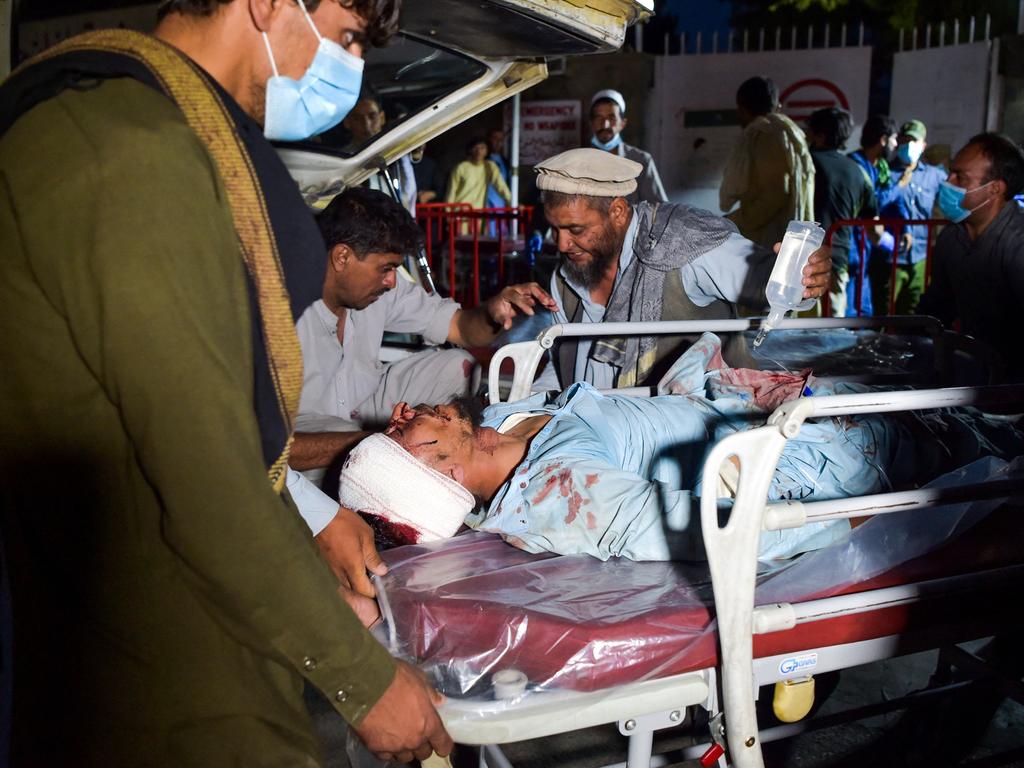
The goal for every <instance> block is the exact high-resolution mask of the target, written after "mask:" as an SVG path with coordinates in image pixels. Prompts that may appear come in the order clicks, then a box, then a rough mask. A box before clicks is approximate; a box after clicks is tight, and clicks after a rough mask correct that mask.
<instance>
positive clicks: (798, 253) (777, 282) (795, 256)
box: [754, 221, 825, 348]
mask: <svg viewBox="0 0 1024 768" xmlns="http://www.w3.org/2000/svg"><path fill="white" fill-rule="evenodd" d="M824 240H825V230H823V229H822V228H821V227H819V226H818V224H817V222H814V221H791V222H789V226H788V227H786V236H785V237H784V238H782V247H781V248H779V255H778V256H777V257H776V258H775V267H774V268H773V269H772V274H771V277H769V278H768V287H767V288H765V297H766V298H767V299H768V306H769V310H768V317H766V318H765V319H764V320H763V321H762V322H761V331H760V332H759V333H758V334H757V338H756V339H754V347H755V348H757V347H759V346H761V342H763V341H764V339H765V336H767V335H768V332H769V331H771V330H772V329H773V328H775V327H776V326H777V325H778V324H779V323H780V322H781V321H782V318H784V317H785V316H786V313H787V312H790V311H793V310H795V311H797V312H802V311H803V310H805V309H810V308H811V307H813V306H814V303H815V302H816V301H817V299H806V300H805V299H804V285H803V277H804V267H806V266H807V260H808V259H809V258H810V257H811V254H812V253H814V252H815V251H816V250H818V249H819V248H820V247H821V244H822V243H823V242H824Z"/></svg>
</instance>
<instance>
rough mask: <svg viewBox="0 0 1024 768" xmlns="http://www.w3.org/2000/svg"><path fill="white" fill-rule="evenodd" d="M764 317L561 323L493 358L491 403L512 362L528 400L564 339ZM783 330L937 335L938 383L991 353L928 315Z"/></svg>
mask: <svg viewBox="0 0 1024 768" xmlns="http://www.w3.org/2000/svg"><path fill="white" fill-rule="evenodd" d="M762 320H763V318H759V317H751V318H736V319H731V320H710V321H709V320H674V321H659V322H651V323H557V324H555V325H551V326H548V327H547V328H545V329H544V330H543V331H541V332H540V333H539V334H538V335H537V338H535V339H531V340H530V341H520V342H515V343H512V344H506V345H505V346H503V347H501V348H500V349H499V350H498V351H497V352H495V353H494V356H493V357H492V358H491V362H490V367H489V369H488V375H487V396H488V402H490V403H500V402H502V397H501V382H500V378H501V368H502V365H503V363H505V362H506V361H512V364H513V365H514V375H513V380H512V386H511V388H510V390H509V393H508V397H507V399H506V401H507V402H514V401H516V400H522V399H523V398H525V397H528V396H529V395H530V391H531V386H532V384H533V379H534V376H535V374H536V371H537V368H538V366H539V365H540V363H541V361H542V360H543V358H544V356H545V355H546V354H547V353H548V351H549V350H551V348H552V347H553V346H554V345H555V342H556V341H558V340H559V339H566V338H597V337H602V336H665V335H675V334H698V335H699V334H701V333H705V332H711V333H739V332H743V331H755V330H757V329H759V328H760V327H761V322H762ZM778 328H779V329H780V330H818V329H822V330H825V329H849V330H861V329H876V330H880V329H892V330H912V331H917V332H919V333H920V334H922V335H926V336H928V337H930V338H931V340H932V344H933V349H934V356H935V367H936V370H935V374H936V376H937V377H938V379H937V381H938V382H945V381H947V379H948V377H949V374H950V369H951V365H952V360H953V355H954V354H956V353H957V352H958V351H963V352H967V353H969V354H971V355H973V356H975V357H980V358H982V359H985V361H986V362H987V359H986V358H987V352H986V350H985V349H984V348H982V347H980V345H979V344H978V342H976V341H975V340H973V339H971V338H970V337H967V336H963V335H962V334H958V333H953V332H951V331H946V330H944V328H943V326H942V323H940V322H939V321H938V320H936V319H935V318H934V317H928V316H924V315H893V316H875V317H797V318H787V319H785V320H783V321H782V322H781V323H779V325H778ZM617 392H619V393H621V394H631V395H649V394H651V388H650V387H632V388H629V389H621V390H617Z"/></svg>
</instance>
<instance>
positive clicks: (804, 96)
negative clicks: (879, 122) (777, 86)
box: [779, 77, 850, 123]
mask: <svg viewBox="0 0 1024 768" xmlns="http://www.w3.org/2000/svg"><path fill="white" fill-rule="evenodd" d="M779 102H780V103H781V104H782V111H783V112H784V113H785V114H786V116H787V117H789V118H790V119H791V120H794V121H795V122H798V123H801V122H803V121H804V120H806V119H807V118H808V117H810V114H811V113H812V112H814V111H816V110H819V109H827V108H829V107H840V108H842V109H845V110H847V111H849V109H850V100H849V99H848V98H847V96H846V94H845V93H843V89H842V88H840V87H839V86H838V85H836V84H835V83H834V82H832V81H831V80H825V79H822V78H817V77H812V78H807V79H805V80H797V81H796V82H795V83H793V84H792V85H789V86H787V87H786V88H784V89H783V90H782V92H781V93H779Z"/></svg>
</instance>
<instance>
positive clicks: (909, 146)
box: [896, 141, 924, 165]
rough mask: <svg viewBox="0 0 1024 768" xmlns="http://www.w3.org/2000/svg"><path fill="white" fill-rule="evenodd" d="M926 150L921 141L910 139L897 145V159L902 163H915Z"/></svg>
mask: <svg viewBox="0 0 1024 768" xmlns="http://www.w3.org/2000/svg"><path fill="white" fill-rule="evenodd" d="M923 152H924V147H923V146H922V145H921V142H920V141H908V142H906V143H905V144H900V145H899V146H898V147H896V160H897V162H899V163H900V165H913V164H914V163H916V162H917V161H918V160H919V159H920V158H921V154H922V153H923Z"/></svg>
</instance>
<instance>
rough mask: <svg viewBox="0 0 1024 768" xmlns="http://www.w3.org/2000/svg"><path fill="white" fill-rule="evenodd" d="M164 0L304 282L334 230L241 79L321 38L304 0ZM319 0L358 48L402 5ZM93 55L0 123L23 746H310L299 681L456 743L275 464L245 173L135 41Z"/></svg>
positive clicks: (323, 12) (315, 282)
mask: <svg viewBox="0 0 1024 768" xmlns="http://www.w3.org/2000/svg"><path fill="white" fill-rule="evenodd" d="M171 5H172V6H173V8H172V10H171V12H170V13H169V14H168V15H167V16H166V17H165V18H164V20H163V21H162V22H161V25H160V27H159V28H158V30H157V35H158V36H159V38H161V39H162V40H163V41H164V42H165V43H170V44H172V45H173V46H174V47H175V48H176V49H178V50H179V51H180V52H182V53H184V54H185V55H187V56H188V57H189V58H190V59H191V60H192V61H194V62H197V63H198V64H200V65H201V66H202V67H203V69H204V70H205V72H207V73H210V75H211V76H212V77H213V78H214V79H215V80H216V83H217V84H218V85H219V86H222V87H223V88H224V89H225V90H220V91H219V95H220V99H221V101H222V103H223V105H224V107H225V110H226V111H227V113H228V114H229V115H230V120H231V122H232V124H233V125H234V131H235V135H236V136H238V137H240V138H241V140H242V141H243V143H244V145H245V147H246V148H247V155H248V158H249V160H250V161H251V162H252V164H253V165H254V166H255V169H256V175H257V177H258V182H259V185H260V187H261V190H262V194H263V199H264V202H265V203H266V206H267V209H266V211H265V213H266V214H268V215H269V219H270V222H271V227H270V229H271V236H272V237H273V238H275V239H276V252H277V253H279V255H280V262H281V266H282V269H283V272H284V275H285V277H286V278H287V287H288V290H289V291H290V292H291V293H292V294H293V298H294V296H295V295H296V292H297V291H298V292H303V291H305V292H306V293H308V289H309V288H311V287H312V288H314V289H315V288H316V287H317V286H319V281H320V279H321V276H322V271H323V261H322V258H323V244H322V240H320V238H319V235H318V233H317V231H316V228H315V224H314V222H313V221H312V219H311V217H309V214H308V212H307V211H306V210H305V209H304V207H303V206H302V204H301V198H299V197H298V194H297V190H296V189H295V186H294V183H293V182H291V180H290V179H289V177H288V175H287V172H286V171H285V169H284V167H283V166H282V165H281V164H280V162H279V161H277V159H276V157H275V155H274V152H273V149H272V148H271V147H270V145H269V144H268V143H267V142H266V141H265V140H264V139H263V136H262V130H261V128H260V125H259V123H258V120H259V119H260V118H261V117H262V103H261V102H260V100H259V97H257V96H256V94H259V90H258V86H262V84H263V83H265V82H266V80H267V78H268V76H269V75H270V65H269V62H268V60H267V58H266V49H265V48H264V47H263V44H262V42H261V32H263V31H265V32H266V33H267V36H268V38H269V42H270V45H271V47H272V48H273V50H274V52H275V55H276V57H277V65H278V67H279V68H280V71H281V73H282V74H283V75H286V76H289V77H293V78H298V77H300V76H301V75H302V72H303V71H304V70H305V68H306V67H308V65H309V62H310V61H311V60H312V57H313V52H314V50H315V49H316V47H317V38H316V37H315V36H314V35H313V34H312V32H310V30H309V26H308V25H307V21H306V19H305V18H304V16H303V14H302V13H301V9H300V8H299V7H298V6H297V5H296V4H295V3H273V4H272V3H270V2H248V3H246V2H227V3H215V2H207V3H205V5H207V6H210V8H208V9H207V10H209V11H211V15H200V12H199V11H197V10H196V8H197V6H200V5H204V3H202V2H200V1H199V0H189V1H188V2H174V3H171ZM308 5H309V10H310V15H311V18H312V20H313V22H314V23H316V25H317V27H318V28H319V29H321V30H323V34H324V35H325V37H329V38H330V39H332V40H334V41H335V42H337V43H338V44H340V45H343V46H344V47H346V48H348V50H349V51H350V52H352V53H354V54H355V55H361V53H362V47H363V44H364V41H365V40H366V38H367V37H377V38H378V39H379V38H380V37H381V36H382V34H383V35H384V36H386V34H387V31H388V28H389V27H391V28H393V21H394V17H395V16H396V15H397V9H396V8H394V7H393V3H391V2H387V1H382V2H358V1H357V2H355V3H354V4H352V5H351V6H349V7H343V6H342V5H341V4H338V3H334V2H320V3H315V2H309V3H308ZM165 7H166V4H165ZM186 8H187V10H186ZM193 14H195V15H193ZM303 32H305V35H306V36H308V38H309V39H308V40H307V39H306V37H304V36H303ZM119 34H122V33H115V36H116V35H119ZM125 34H131V33H125ZM137 37H138V38H142V39H143V40H148V41H149V42H148V43H146V45H148V46H149V47H148V48H147V50H151V49H156V50H162V51H165V52H167V51H168V50H169V49H167V48H166V46H163V44H162V43H160V42H158V41H156V40H153V39H152V38H146V37H145V36H141V35H138V36H137ZM122 39H123V38H122ZM107 55H108V54H107V53H106V52H104V53H102V54H99V55H98V56H93V58H92V59H89V60H88V61H87V62H83V61H82V60H81V59H76V60H75V61H76V64H80V65H82V66H84V67H85V68H86V69H84V70H83V69H78V70H74V72H75V73H76V74H73V75H71V76H70V79H68V80H66V81H64V83H63V84H66V85H67V86H68V87H58V88H56V89H53V90H52V91H51V92H49V93H48V94H47V97H44V98H43V99H42V100H41V101H40V100H38V99H37V100H36V102H37V103H35V105H34V106H31V105H30V106H28V107H25V108H23V109H22V111H21V114H20V117H18V118H17V119H16V120H14V121H13V123H10V122H9V120H8V118H7V117H5V118H4V120H3V121H0V122H3V123H4V127H3V128H2V129H0V169H2V170H0V337H2V338H3V344H2V345H0V350H2V351H0V370H2V371H3V374H2V375H0V422H2V425H3V427H2V429H0V489H2V490H0V522H2V543H3V546H4V550H5V565H6V567H7V568H8V576H9V579H10V582H11V585H12V601H13V615H14V624H13V627H14V653H13V667H14V671H13V728H12V738H13V742H14V755H13V762H14V764H16V765H33V766H51V765H53V766H62V765H81V766H93V765H103V766H121V765H154V766H172V765H173V766H225V765H246V766H260V765H266V766H271V765H273V766H281V765H295V766H298V765H303V766H314V765H317V764H319V760H320V757H319V748H318V745H317V744H316V743H315V740H314V737H313V734H312V732H311V730H310V723H309V717H308V715H307V713H306V711H305V708H304V705H303V699H302V688H303V678H305V680H306V681H308V682H309V683H310V684H311V685H313V686H315V687H316V688H318V689H319V690H320V691H322V692H323V693H324V694H325V695H326V696H327V697H328V698H329V700H330V701H331V702H332V703H333V704H334V706H335V707H336V708H337V710H338V712H339V713H340V714H341V715H342V716H343V717H345V719H347V720H348V722H349V723H350V724H351V725H352V726H353V728H354V730H355V731H356V732H357V733H358V734H359V735H360V736H361V737H362V738H363V739H364V740H365V741H366V742H367V744H368V745H369V746H370V748H371V749H373V750H374V751H376V752H378V753H381V754H384V755H388V756H390V755H396V756H398V757H399V758H401V759H409V758H411V757H412V755H413V752H415V753H416V754H418V755H421V756H425V755H426V754H429V752H430V748H431V747H432V746H433V747H434V748H436V749H437V750H438V751H446V750H447V749H448V748H449V747H450V740H449V739H448V737H447V734H446V733H445V732H444V729H443V727H442V726H441V724H440V721H439V719H438V716H437V714H436V712H435V711H434V708H433V697H432V692H431V691H430V690H429V689H428V688H427V687H426V686H425V684H424V683H423V682H422V680H421V679H420V678H419V676H418V675H417V673H416V672H414V671H413V670H412V669H411V668H409V667H407V666H406V665H404V664H401V663H399V662H396V661H394V660H393V659H391V658H390V656H389V655H388V654H387V652H386V651H385V650H384V649H383V648H382V647H381V646H380V645H379V644H378V643H377V642H376V641H375V640H374V639H373V638H372V637H371V636H370V635H369V634H368V633H367V632H366V631H365V629H363V627H362V626H361V625H360V623H359V621H358V620H357V618H356V617H355V615H354V614H353V612H352V611H351V610H350V609H349V607H348V606H347V605H346V604H345V603H344V602H343V601H342V600H341V599H340V597H339V594H338V581H337V579H336V578H335V577H334V575H333V574H332V573H331V571H330V569H329V568H328V567H327V565H326V564H325V563H324V562H323V561H321V560H320V559H319V558H318V557H317V551H316V547H315V545H314V544H313V541H312V539H311V537H310V534H309V531H308V528H306V527H305V523H303V521H302V520H301V519H300V518H299V517H298V515H297V513H296V510H295V508H294V505H293V504H292V503H291V500H290V499H289V498H288V496H287V494H286V493H285V494H281V495H279V493H278V492H276V491H275V486H273V485H272V484H271V482H270V480H269V479H268V470H267V467H268V463H267V460H266V459H267V455H268V454H267V444H268V441H269V440H270V438H271V437H272V435H271V433H270V432H269V431H267V429H265V427H266V425H267V424H270V423H272V422H271V421H267V420H264V418H263V416H265V415H266V411H261V410H260V406H259V403H260V402H264V401H265V396H266V390H265V389H263V388H262V387H263V383H264V382H263V381H262V380H261V378H260V371H261V370H262V369H260V368H259V366H257V365H254V359H257V358H258V355H262V354H263V353H264V352H263V350H264V345H263V336H264V330H265V329H267V328H269V327H270V319H269V317H268V315H266V314H264V313H263V311H262V310H263V307H264V304H263V298H262V296H260V298H259V300H258V301H257V300H255V299H254V291H256V293H258V290H257V289H256V288H254V285H253V282H252V281H251V280H249V278H248V275H247V269H246V263H245V262H244V261H243V258H242V254H241V253H240V249H239V240H240V237H241V235H240V234H239V229H238V227H239V224H240V221H239V220H238V213H239V212H238V211H237V210H234V209H233V207H232V206H231V205H230V204H229V200H228V195H227V190H228V189H229V188H231V189H235V188H236V186H232V185H237V183H238V180H237V179H226V178H225V177H223V176H222V175H221V173H220V172H219V170H218V169H219V166H218V164H217V161H215V160H214V155H213V154H212V152H213V150H212V149H211V147H210V145H208V144H206V143H204V142H203V141H201V140H200V137H199V135H198V134H197V133H195V132H193V130H192V129H191V128H190V124H189V123H186V120H185V117H184V115H183V113H182V111H180V110H179V108H178V106H176V103H175V102H174V101H172V100H171V99H170V98H168V97H167V96H166V95H165V94H164V93H163V92H162V91H161V90H160V89H159V88H158V87H155V86H154V84H153V83H152V82H151V81H150V80H147V78H146V76H145V73H143V74H140V75H136V70H135V69H132V68H131V66H129V65H125V64H124V62H123V60H125V59H129V58H130V57H126V56H113V59H114V60H115V62H114V63H113V64H112V65H111V67H112V70H116V71H112V72H111V74H110V76H106V73H104V72H103V71H102V69H103V66H104V65H102V64H98V63H97V61H96V60H97V59H98V58H103V57H104V56H107ZM168 55H170V56H176V55H177V54H175V53H174V52H173V50H171V51H170V53H169V54H168ZM126 66H127V67H128V70H127V71H124V72H122V71H121V70H117V69H116V68H118V67H126ZM94 68H95V70H96V71H94ZM140 69H141V68H140ZM29 71H34V70H29ZM17 78H18V75H15V76H14V77H12V79H11V80H12V82H8V83H7V84H6V85H5V91H6V94H9V93H11V92H12V90H13V89H14V88H15V86H14V85H12V83H13V82H15V81H17ZM22 82H23V81H22ZM215 87H216V86H215ZM23 90H24V91H25V93H28V94H30V95H31V94H36V93H38V92H39V89H38V88H37V89H36V90H35V91H33V90H32V89H31V88H27V89H24V88H23ZM0 95H5V92H4V91H0ZM5 103H6V102H5ZM21 103H22V104H24V103H25V102H24V101H22V102H21ZM254 118H255V119H254ZM250 188H251V187H250ZM259 215H260V212H259V211H253V213H252V218H253V220H254V221H255V220H257V219H258V217H259ZM282 215H283V216H284V220H287V225H288V226H287V227H285V228H282V227H279V226H278V225H279V224H280V222H281V221H282V218H281V216H282ZM259 226H260V224H259V223H257V224H256V227H259ZM264 226H266V225H264ZM243 242H245V240H244V239H243ZM297 245H298V246H299V247H297ZM303 259H306V260H308V261H309V263H308V264H303V263H302V260H303ZM314 268H315V269H314ZM304 274H305V275H308V276H311V277H312V282H311V283H310V282H309V281H308V280H306V281H305V282H304V280H303V275H304ZM314 295H315V294H314ZM286 300H287V297H286ZM284 308H285V313H286V315H287V314H288V309H289V307H288V305H287V301H286V304H285V307H284ZM296 309H297V307H296V306H295V304H294V303H293V304H292V305H291V312H292V313H294V312H295V311H296ZM260 316H262V319H263V322H262V323H259V322H257V323H255V324H254V322H253V320H258V318H259V317H260ZM283 320H284V322H286V323H287V322H291V319H290V317H287V316H286V317H285V318H284V319H283ZM271 356H273V353H272V352H271ZM271 397H273V395H271ZM261 414H262V415H261ZM284 423H287V421H285V422H284ZM286 438H287V433H284V434H282V435H278V436H277V439H279V440H281V441H282V442H283V441H284V440H285V439H286ZM275 454H276V448H275V450H274V453H272V454H271V455H275ZM278 490H279V487H278ZM3 663H4V664H5V665H7V664H9V660H8V659H7V658H4V659H3ZM4 757H6V755H5V756H4Z"/></svg>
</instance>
